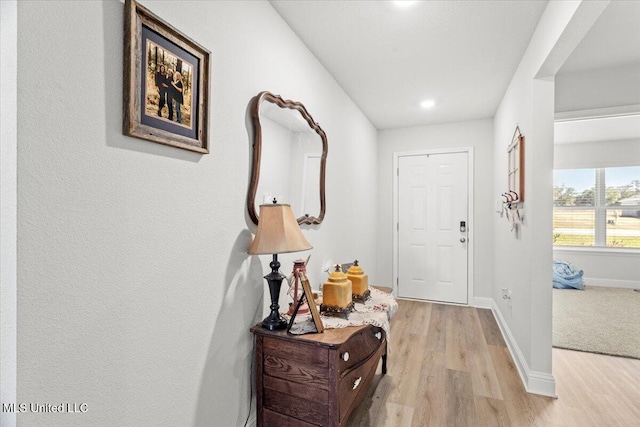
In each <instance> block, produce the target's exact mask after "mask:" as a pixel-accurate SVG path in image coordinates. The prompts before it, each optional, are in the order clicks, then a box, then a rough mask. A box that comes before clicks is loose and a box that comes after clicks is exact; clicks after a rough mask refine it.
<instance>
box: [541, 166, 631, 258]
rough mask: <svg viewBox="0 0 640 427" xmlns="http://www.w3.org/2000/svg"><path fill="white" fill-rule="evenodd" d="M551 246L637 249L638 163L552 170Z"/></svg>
mask: <svg viewBox="0 0 640 427" xmlns="http://www.w3.org/2000/svg"><path fill="white" fill-rule="evenodd" d="M553 206H554V208H553V244H554V246H595V247H619V248H640V166H630V167H618V168H599V169H561V170H556V171H554V173H553Z"/></svg>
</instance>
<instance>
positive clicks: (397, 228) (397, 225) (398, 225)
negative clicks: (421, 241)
mask: <svg viewBox="0 0 640 427" xmlns="http://www.w3.org/2000/svg"><path fill="white" fill-rule="evenodd" d="M396 231H400V223H399V222H396Z"/></svg>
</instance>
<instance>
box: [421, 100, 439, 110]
mask: <svg viewBox="0 0 640 427" xmlns="http://www.w3.org/2000/svg"><path fill="white" fill-rule="evenodd" d="M434 105H436V101H434V100H433V99H425V100H424V101H422V102H421V103H420V106H421V107H422V108H425V109H426V108H431V107H433V106H434Z"/></svg>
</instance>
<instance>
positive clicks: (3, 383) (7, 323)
mask: <svg viewBox="0 0 640 427" xmlns="http://www.w3.org/2000/svg"><path fill="white" fill-rule="evenodd" d="M0 18H1V20H2V26H1V27H0V42H1V43H2V61H1V62H0V93H1V94H2V97H0V140H1V141H2V143H1V144H0V331H1V332H0V403H1V404H4V403H15V400H16V388H17V383H16V368H17V352H16V338H17V336H16V335H17V318H16V315H17V312H16V309H17V292H16V288H17V259H16V258H17V257H16V255H17V231H18V230H17V158H16V157H17V151H18V145H17V143H18V135H17V112H16V103H17V95H18V90H17V87H16V84H15V83H16V78H17V71H18V65H17V46H18V37H17V36H18V27H17V24H18V6H17V2H16V1H15V0H13V1H2V2H0ZM15 422H16V416H15V413H13V412H9V411H1V412H0V425H1V426H3V427H4V426H6V427H12V426H15Z"/></svg>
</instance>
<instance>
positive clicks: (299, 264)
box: [287, 255, 311, 316]
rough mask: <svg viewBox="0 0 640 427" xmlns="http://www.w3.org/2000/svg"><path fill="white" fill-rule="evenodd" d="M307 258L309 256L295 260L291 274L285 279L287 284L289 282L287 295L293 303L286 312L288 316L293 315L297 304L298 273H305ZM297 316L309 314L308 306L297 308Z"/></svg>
mask: <svg viewBox="0 0 640 427" xmlns="http://www.w3.org/2000/svg"><path fill="white" fill-rule="evenodd" d="M309 258H311V255H309V256H308V257H307V259H306V260H304V259H297V260H295V261H293V272H292V273H291V276H289V277H287V282H289V292H287V293H288V294H289V295H291V297H292V298H293V302H290V303H289V311H288V312H287V314H288V315H289V316H291V315H292V314H293V310H294V309H295V305H296V303H297V302H298V295H300V294H301V292H300V287H301V286H302V281H301V280H300V273H301V272H302V273H306V272H307V264H308V263H309ZM298 314H309V306H308V305H307V304H306V303H302V304H301V305H300V307H299V308H298Z"/></svg>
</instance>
